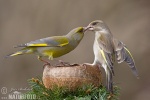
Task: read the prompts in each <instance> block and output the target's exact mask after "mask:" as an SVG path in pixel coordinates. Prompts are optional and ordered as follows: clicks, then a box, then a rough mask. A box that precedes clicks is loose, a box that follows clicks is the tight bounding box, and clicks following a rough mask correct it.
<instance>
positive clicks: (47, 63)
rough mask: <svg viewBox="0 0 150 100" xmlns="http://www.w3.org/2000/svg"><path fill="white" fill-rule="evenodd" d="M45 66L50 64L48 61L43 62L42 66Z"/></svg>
mask: <svg viewBox="0 0 150 100" xmlns="http://www.w3.org/2000/svg"><path fill="white" fill-rule="evenodd" d="M45 66H51V64H50V62H44V64H43V68H44V67H45Z"/></svg>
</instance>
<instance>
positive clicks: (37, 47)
mask: <svg viewBox="0 0 150 100" xmlns="http://www.w3.org/2000/svg"><path fill="white" fill-rule="evenodd" d="M85 31H86V29H85V28H84V27H77V28H75V29H73V30H71V31H70V32H69V33H68V34H67V35H64V36H52V37H47V38H43V39H39V40H35V41H31V42H29V43H26V44H21V45H17V46H16V47H22V49H21V50H19V51H17V52H15V53H12V54H10V55H8V56H7V57H12V56H17V55H23V54H33V53H34V54H36V55H37V56H38V59H39V60H41V61H43V62H45V63H48V62H47V61H44V60H43V59H42V57H48V59H50V60H52V59H53V58H57V57H60V56H63V55H65V54H67V53H69V52H70V51H72V50H74V49H75V48H76V47H77V46H78V44H79V43H80V41H81V40H82V38H83V36H84V33H85Z"/></svg>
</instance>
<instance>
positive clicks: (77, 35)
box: [67, 27, 88, 41]
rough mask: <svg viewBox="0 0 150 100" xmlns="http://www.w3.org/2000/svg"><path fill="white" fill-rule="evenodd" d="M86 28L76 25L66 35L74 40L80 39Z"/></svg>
mask: <svg viewBox="0 0 150 100" xmlns="http://www.w3.org/2000/svg"><path fill="white" fill-rule="evenodd" d="M87 29H88V28H85V27H77V28H75V29H73V30H71V31H70V32H69V33H68V34H67V36H68V37H71V38H73V39H74V40H77V41H78V40H81V39H82V38H83V36H84V33H85V32H86V30H87Z"/></svg>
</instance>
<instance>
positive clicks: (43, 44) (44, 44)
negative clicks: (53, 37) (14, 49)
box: [28, 43, 48, 47]
mask: <svg viewBox="0 0 150 100" xmlns="http://www.w3.org/2000/svg"><path fill="white" fill-rule="evenodd" d="M28 46H33V47H34V46H35V47H37V46H48V45H47V44H46V43H42V44H29V45H28Z"/></svg>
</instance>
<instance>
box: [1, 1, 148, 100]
mask: <svg viewBox="0 0 150 100" xmlns="http://www.w3.org/2000/svg"><path fill="white" fill-rule="evenodd" d="M97 19H101V20H103V21H105V23H107V25H108V26H109V28H110V30H111V32H112V33H113V34H114V36H115V37H116V38H118V39H119V40H121V41H122V42H124V43H125V44H126V45H127V46H128V48H129V50H130V51H131V53H132V54H133V57H134V59H135V62H136V65H137V68H138V71H139V75H140V79H136V77H135V76H134V75H133V74H132V73H131V70H130V69H129V67H128V66H127V65H126V64H125V63H122V64H117V63H116V64H115V73H116V74H115V77H114V82H115V83H116V84H117V85H118V86H119V87H120V88H121V95H120V100H148V99H149V98H150V78H149V76H150V50H149V49H150V44H149V40H150V1H149V0H30V1H29V0H0V89H1V88H2V87H7V89H8V91H9V90H10V89H11V88H14V89H17V88H26V87H28V83H27V80H28V79H31V78H32V77H36V76H42V71H43V67H42V66H43V63H42V62H40V61H38V60H37V57H36V56H35V55H24V56H16V57H12V58H10V59H3V57H4V56H6V55H7V54H9V53H12V52H14V51H16V50H18V49H15V48H13V46H14V45H17V44H22V43H26V42H29V41H32V40H36V39H40V38H45V37H49V36H54V35H64V34H67V33H68V32H69V31H70V30H72V29H73V28H75V27H78V26H87V25H88V24H89V23H90V22H91V21H93V20H97ZM93 41H94V34H93V33H90V32H87V33H86V34H85V37H84V38H83V40H82V41H81V43H80V44H79V46H78V47H77V48H76V49H75V50H73V51H72V52H70V53H69V54H66V55H65V56H63V57H60V58H57V59H55V60H54V61H51V63H57V60H59V59H61V60H63V61H67V62H70V63H85V62H86V63H92V62H93V59H94V56H93V49H92V48H93V47H92V45H93ZM0 95H1V96H3V94H2V93H0Z"/></svg>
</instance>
